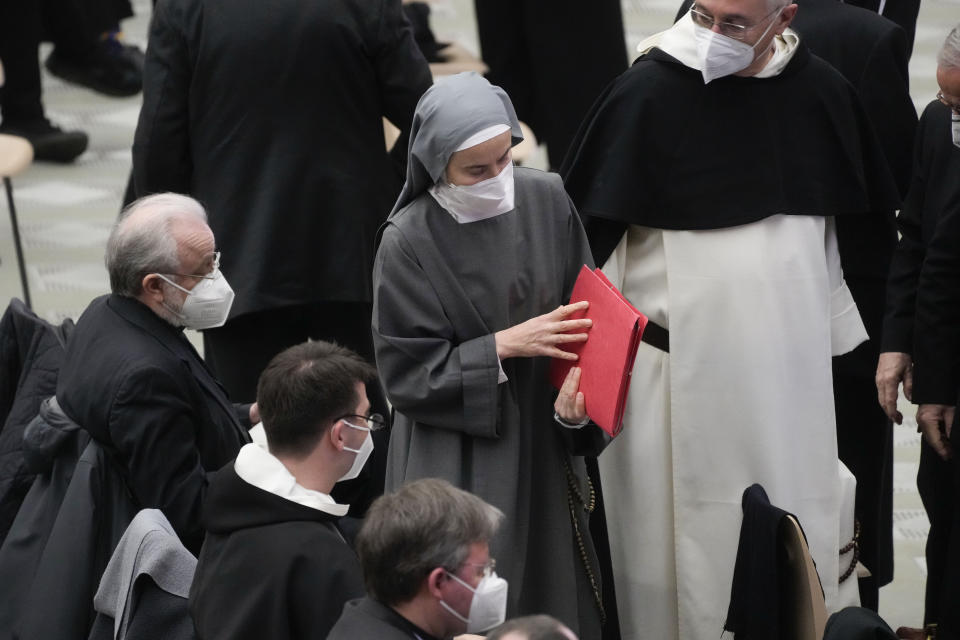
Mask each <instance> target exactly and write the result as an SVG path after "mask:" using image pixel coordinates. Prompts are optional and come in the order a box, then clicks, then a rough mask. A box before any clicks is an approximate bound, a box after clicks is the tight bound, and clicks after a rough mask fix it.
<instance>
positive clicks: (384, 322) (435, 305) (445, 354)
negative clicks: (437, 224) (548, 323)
mask: <svg viewBox="0 0 960 640" xmlns="http://www.w3.org/2000/svg"><path fill="white" fill-rule="evenodd" d="M373 288H374V294H373V295H374V302H373V305H374V306H373V341H374V346H375V348H376V358H377V368H378V369H379V371H380V379H381V381H382V382H383V384H384V387H385V388H386V392H387V397H388V398H389V400H390V402H391V403H392V404H393V406H394V408H395V409H396V410H397V411H399V412H400V413H403V414H404V415H406V416H408V417H409V418H411V419H413V420H415V421H417V422H420V423H423V424H427V425H430V426H432V427H438V428H442V429H450V430H453V431H460V432H463V433H465V434H467V435H471V436H479V437H486V438H496V437H498V436H499V429H498V427H499V414H498V410H497V406H498V393H499V391H498V384H497V374H498V372H499V364H498V360H497V350H496V343H495V339H494V336H493V334H492V333H486V334H483V335H478V336H476V337H473V338H469V339H464V340H460V339H458V329H462V328H459V327H454V324H453V322H452V319H451V317H450V314H449V313H448V310H447V309H445V308H444V304H443V301H442V296H441V294H440V293H439V292H438V291H436V290H435V289H434V288H433V287H432V286H431V282H430V279H429V278H428V277H427V274H425V273H424V271H423V269H422V268H421V266H420V264H419V263H418V261H417V259H416V257H415V255H414V253H413V251H412V249H411V248H410V245H409V244H408V243H407V242H406V240H405V239H404V238H403V236H402V234H401V233H400V232H399V231H398V230H397V229H396V227H394V226H391V225H388V226H387V228H386V230H385V231H384V233H383V239H382V241H381V244H380V248H379V250H378V251H377V258H376V262H375V263H374V268H373Z"/></svg>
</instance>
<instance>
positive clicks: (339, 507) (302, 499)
mask: <svg viewBox="0 0 960 640" xmlns="http://www.w3.org/2000/svg"><path fill="white" fill-rule="evenodd" d="M233 468H234V470H235V471H236V472H237V475H238V476H240V478H241V479H242V480H243V481H244V482H247V483H249V484H252V485H253V486H255V487H257V488H258V489H263V490H264V491H268V492H270V493H272V494H274V495H276V496H280V497H281V498H284V499H286V500H290V501H291V502H296V503H297V504H302V505H303V506H305V507H310V508H311V509H317V510H318V511H323V512H324V513H329V514H330V515H333V516H345V515H347V511H348V510H349V509H350V505H348V504H338V503H337V502H336V501H335V500H334V499H333V498H331V497H330V496H329V495H327V494H326V493H321V492H319V491H314V490H312V489H307V488H306V487H304V486H302V485H301V484H299V483H298V482H297V479H296V478H294V477H293V474H292V473H290V471H288V470H287V468H286V467H285V466H283V463H282V462H280V460H278V459H277V457H276V456H274V455H273V454H272V453H270V452H269V451H267V450H266V449H263V448H261V447H260V446H259V445H257V444H254V443H250V444H246V445H244V446H243V448H242V449H240V453H239V454H238V455H237V461H236V462H234V464H233Z"/></svg>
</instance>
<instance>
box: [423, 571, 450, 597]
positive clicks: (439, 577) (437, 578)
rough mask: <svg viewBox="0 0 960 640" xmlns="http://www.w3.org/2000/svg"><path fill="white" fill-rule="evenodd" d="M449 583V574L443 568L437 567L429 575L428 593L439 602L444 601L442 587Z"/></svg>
mask: <svg viewBox="0 0 960 640" xmlns="http://www.w3.org/2000/svg"><path fill="white" fill-rule="evenodd" d="M446 581H447V572H446V571H445V570H444V569H443V568H442V567H437V568H436V569H434V570H433V571H431V572H430V573H429V574H427V591H428V592H429V593H430V595H432V596H433V597H435V598H437V599H438V600H442V599H443V592H442V591H441V590H440V587H441V585H443V583H444V582H446Z"/></svg>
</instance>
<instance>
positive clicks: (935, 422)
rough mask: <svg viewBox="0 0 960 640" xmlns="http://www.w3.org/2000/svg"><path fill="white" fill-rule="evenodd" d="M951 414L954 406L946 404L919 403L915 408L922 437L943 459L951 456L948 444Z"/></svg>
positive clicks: (951, 451)
mask: <svg viewBox="0 0 960 640" xmlns="http://www.w3.org/2000/svg"><path fill="white" fill-rule="evenodd" d="M953 414H954V408H953V407H952V406H950V405H947V404H921V405H920V407H919V408H918V409H917V426H918V427H919V430H920V433H922V434H923V439H924V440H926V441H927V444H929V445H930V446H931V447H932V448H933V450H934V451H936V452H937V455H938V456H940V457H941V458H943V459H944V460H949V459H950V458H952V457H953V447H951V446H950V432H951V430H952V429H953Z"/></svg>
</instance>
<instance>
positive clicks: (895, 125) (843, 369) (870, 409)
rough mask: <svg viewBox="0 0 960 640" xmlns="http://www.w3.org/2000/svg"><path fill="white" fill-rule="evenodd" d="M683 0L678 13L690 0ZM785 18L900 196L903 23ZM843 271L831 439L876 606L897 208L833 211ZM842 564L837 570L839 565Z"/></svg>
mask: <svg viewBox="0 0 960 640" xmlns="http://www.w3.org/2000/svg"><path fill="white" fill-rule="evenodd" d="M691 4H693V0H687V2H685V3H684V5H683V6H682V7H681V10H680V12H679V13H678V14H677V18H679V17H680V16H682V15H683V13H684V12H685V11H687V10H689V8H690V5H691ZM797 4H798V5H799V9H798V11H797V15H796V18H794V20H793V22H792V23H791V27H792V28H793V29H795V30H796V31H797V33H799V34H800V38H801V40H802V41H803V42H805V43H806V44H807V46H808V47H810V50H811V51H812V52H813V53H814V54H816V55H817V56H819V57H820V58H823V59H824V60H826V61H827V62H829V63H830V65H831V66H833V67H834V68H835V69H836V70H837V71H839V72H840V73H841V74H842V75H843V77H844V78H846V79H847V81H848V82H850V83H851V84H852V85H853V86H854V88H855V89H856V90H857V95H858V96H859V97H860V100H861V102H862V103H863V107H864V109H865V110H866V112H867V114H868V115H869V116H870V121H871V122H872V123H873V127H874V130H875V131H876V133H877V138H878V140H879V142H880V146H881V148H882V149H883V153H884V156H885V157H886V159H887V164H888V165H889V166H890V169H891V173H892V174H893V177H894V179H895V180H896V182H897V188H898V190H899V192H900V195H901V197H903V196H905V195H906V192H907V188H908V186H909V185H910V172H911V165H912V152H913V138H914V133H915V130H916V126H917V112H916V110H915V108H914V106H913V100H912V99H911V98H910V83H909V77H908V72H907V63H908V60H909V58H910V50H909V48H908V46H907V39H906V36H905V34H904V32H903V30H902V29H900V28H899V27H898V26H897V25H896V24H894V23H892V22H890V21H889V20H887V19H885V18H882V17H880V16H878V15H876V14H875V13H871V12H869V11H867V10H865V9H861V8H859V7H854V6H851V5H848V4H844V3H843V2H840V1H839V0H798V2H797ZM836 225H837V238H838V241H839V242H840V244H841V246H843V247H845V249H846V250H845V251H844V252H841V262H842V266H843V276H844V279H845V280H846V282H847V284H848V285H849V287H850V292H851V293H852V294H853V298H854V301H855V302H856V303H857V308H858V309H859V311H860V317H861V318H862V319H863V322H864V325H865V327H866V329H867V333H868V335H869V336H870V340H869V341H867V342H865V343H864V344H862V345H860V346H859V347H857V348H856V349H854V350H853V351H852V352H850V353H847V354H844V355H842V356H838V357H836V358H834V359H833V381H834V402H835V406H836V414H837V448H838V452H839V454H840V459H841V460H842V461H843V462H844V464H846V466H847V467H848V468H849V469H850V471H851V472H853V474H854V475H855V476H856V478H857V496H856V515H857V520H858V521H859V522H860V525H861V529H860V539H859V547H860V554H859V559H860V561H861V562H862V563H863V565H864V566H866V567H867V568H868V569H869V570H870V572H871V575H870V576H869V577H867V578H863V579H861V580H860V598H861V602H862V604H863V605H864V606H866V607H869V608H871V609H874V610H876V609H877V606H878V604H879V602H878V599H879V592H878V590H879V587H881V586H883V585H885V584H888V583H889V582H890V581H891V580H892V579H893V430H892V425H891V424H890V421H889V420H888V419H887V417H886V415H885V414H884V412H883V410H882V409H881V408H880V407H878V406H877V403H876V387H875V383H874V374H875V370H876V363H877V358H878V357H879V352H880V347H879V345H880V333H881V326H882V322H883V311H884V298H885V288H886V280H887V273H888V271H889V267H890V260H891V256H892V254H893V248H894V245H895V244H896V221H895V212H894V210H892V209H890V210H888V211H883V212H882V215H876V216H837V218H836ZM845 569H846V567H842V568H841V570H845Z"/></svg>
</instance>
